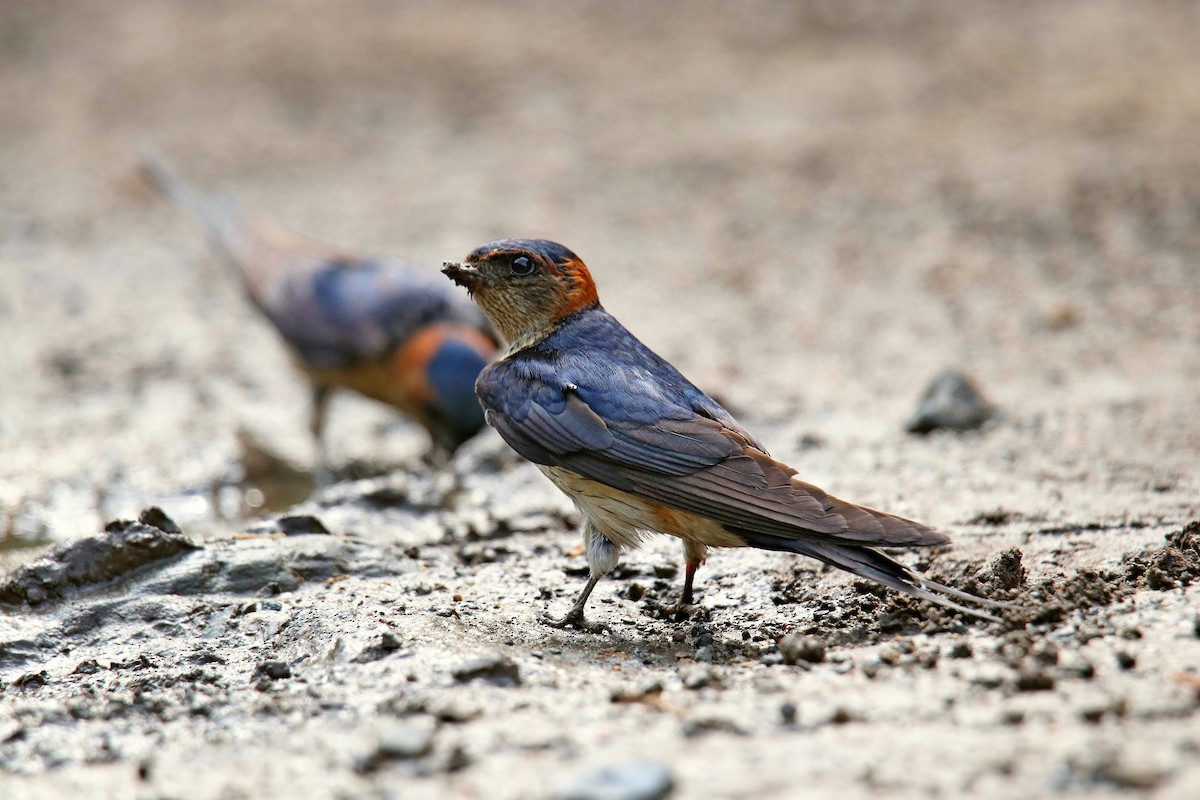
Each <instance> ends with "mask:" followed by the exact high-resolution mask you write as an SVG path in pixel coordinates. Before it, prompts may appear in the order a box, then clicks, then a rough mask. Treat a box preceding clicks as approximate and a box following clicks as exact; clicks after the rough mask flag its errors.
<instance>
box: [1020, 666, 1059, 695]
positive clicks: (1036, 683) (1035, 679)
mask: <svg viewBox="0 0 1200 800" xmlns="http://www.w3.org/2000/svg"><path fill="white" fill-rule="evenodd" d="M1016 687H1017V691H1019V692H1048V691H1050V690H1051V689H1053V688H1054V676H1053V675H1051V674H1050V673H1048V672H1043V671H1040V670H1028V671H1024V672H1021V673H1019V674H1018V675H1017V680H1016Z"/></svg>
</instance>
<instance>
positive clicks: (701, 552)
mask: <svg viewBox="0 0 1200 800" xmlns="http://www.w3.org/2000/svg"><path fill="white" fill-rule="evenodd" d="M683 555H684V558H685V559H687V566H686V567H684V573H683V596H682V597H681V598H679V605H677V606H675V608H674V609H673V610H674V611H675V613H679V612H682V611H683V610H684V609H685V608H687V607H688V606H690V605H692V604H693V603H694V602H695V599H696V598H695V595H694V593H693V591H692V586H693V585H694V584H695V581H696V571H697V570H698V569H700V565H701V564H703V563H704V562H705V560H706V559H707V558H708V548H707V547H705V546H704V545H702V544H698V543H697V542H692V541H684V543H683Z"/></svg>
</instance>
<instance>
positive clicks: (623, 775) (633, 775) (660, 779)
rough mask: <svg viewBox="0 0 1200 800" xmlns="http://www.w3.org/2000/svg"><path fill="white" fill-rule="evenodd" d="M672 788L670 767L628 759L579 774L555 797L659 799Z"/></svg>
mask: <svg viewBox="0 0 1200 800" xmlns="http://www.w3.org/2000/svg"><path fill="white" fill-rule="evenodd" d="M674 788H675V779H674V777H673V776H672V775H671V770H670V769H669V768H668V767H667V766H666V765H665V764H661V763H659V762H657V761H630V762H627V763H624V764H616V765H614V766H610V767H601V768H600V769H594V770H590V771H588V772H584V773H582V774H580V775H579V776H578V777H577V778H576V779H575V781H574V782H573V783H572V784H571V786H570V788H568V789H567V791H566V792H564V793H562V794H560V795H558V798H559V800H662V798H664V797H668V796H669V795H670V794H671V792H672V790H674Z"/></svg>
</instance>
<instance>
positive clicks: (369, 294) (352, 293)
mask: <svg viewBox="0 0 1200 800" xmlns="http://www.w3.org/2000/svg"><path fill="white" fill-rule="evenodd" d="M142 166H143V169H144V171H145V173H146V175H147V176H148V177H149V178H150V179H151V180H152V181H153V182H154V183H155V185H156V186H157V187H158V188H159V189H160V190H161V191H162V192H163V193H164V194H166V195H167V196H169V197H170V198H171V199H173V200H175V201H176V202H177V203H179V204H180V205H181V206H183V207H184V208H186V209H187V210H188V211H190V212H191V213H192V214H193V215H194V216H195V217H196V219H197V220H198V221H199V222H200V224H201V225H202V226H203V227H204V229H205V232H206V233H207V234H208V237H209V240H210V241H211V242H212V244H213V247H214V248H215V249H216V250H217V251H218V252H219V253H220V254H221V255H222V256H223V257H224V258H225V260H227V261H228V262H229V263H230V264H231V265H232V266H233V267H234V268H235V270H236V271H237V274H238V277H239V278H240V280H241V282H242V284H243V286H244V288H245V290H246V293H247V295H248V296H249V297H250V300H251V301H252V302H253V303H254V304H255V305H256V306H257V307H258V308H259V309H260V310H261V311H262V312H263V313H264V314H265V315H266V316H267V317H268V318H269V319H270V320H271V322H272V323H274V325H275V327H276V328H277V329H278V330H279V332H280V334H281V335H282V336H283V338H284V339H285V340H286V341H287V342H288V344H289V345H291V346H292V348H293V349H294V350H295V351H296V353H297V354H298V355H299V356H300V358H301V359H302V360H303V361H304V362H305V363H307V364H308V365H309V366H312V367H317V368H334V367H342V366H348V365H351V364H354V363H358V362H362V361H369V360H372V359H375V358H379V357H380V356H382V355H384V354H386V353H387V352H388V351H390V349H391V348H392V347H394V346H395V345H396V344H397V343H398V342H402V341H404V340H405V339H407V338H408V337H409V336H410V335H412V333H414V332H415V331H417V330H419V329H420V328H422V327H424V326H425V325H428V324H430V323H433V322H459V323H464V324H468V325H472V326H474V327H476V328H478V329H479V330H480V331H483V332H484V333H486V334H487V335H488V336H490V337H491V338H493V339H494V338H495V337H494V335H492V334H491V333H490V326H489V324H488V323H487V321H486V318H485V317H484V316H483V313H482V312H481V311H479V310H478V309H477V308H476V307H475V306H474V305H473V304H472V303H469V302H467V301H466V300H465V299H463V298H460V297H458V296H457V295H456V294H455V293H454V292H453V290H452V288H451V287H449V286H446V285H445V282H444V281H443V280H441V278H440V277H439V276H437V275H436V274H435V273H433V271H432V270H431V271H429V274H428V275H425V274H422V272H421V271H420V270H418V268H416V267H414V266H413V265H410V264H407V263H406V262H403V261H399V260H396V259H374V258H363V257H360V256H356V255H353V254H350V253H347V252H345V251H343V250H340V249H338V248H336V247H333V246H331V245H327V244H324V243H322V242H318V241H315V240H313V239H309V238H307V237H304V236H300V235H299V234H296V233H293V232H291V231H289V230H287V229H285V228H283V227H282V226H280V225H278V224H276V223H274V222H273V221H271V220H270V219H267V218H266V217H261V216H255V215H250V214H247V213H245V212H244V211H243V210H242V209H241V207H240V206H239V205H238V203H237V202H236V201H235V200H233V199H232V198H230V197H228V196H225V195H219V194H209V193H207V192H203V191H201V190H200V189H198V188H196V187H195V186H193V185H192V184H191V183H189V182H188V181H187V180H185V179H184V178H183V177H181V176H180V175H179V173H178V172H176V171H175V170H174V169H172V168H171V166H170V165H169V164H168V163H167V162H166V161H165V160H164V159H162V158H161V157H160V156H157V155H155V154H153V153H146V154H143V157H142Z"/></svg>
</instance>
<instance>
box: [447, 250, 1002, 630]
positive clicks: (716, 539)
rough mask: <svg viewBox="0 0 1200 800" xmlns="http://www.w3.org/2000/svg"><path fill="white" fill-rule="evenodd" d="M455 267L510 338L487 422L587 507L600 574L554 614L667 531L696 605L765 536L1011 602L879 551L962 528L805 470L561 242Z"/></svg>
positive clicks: (944, 593)
mask: <svg viewBox="0 0 1200 800" xmlns="http://www.w3.org/2000/svg"><path fill="white" fill-rule="evenodd" d="M442 272H443V273H445V274H446V275H447V276H448V277H450V278H451V279H452V280H453V281H454V282H455V283H457V284H459V285H460V286H465V287H466V288H467V290H468V291H469V292H470V294H471V296H472V297H473V298H474V299H475V302H476V303H478V304H479V306H480V307H481V308H482V309H483V310H484V312H485V313H486V314H487V315H488V317H489V318H490V319H491V321H492V323H493V324H494V325H495V326H496V329H497V330H498V331H499V332H500V334H501V335H502V336H503V337H504V338H505V339H507V340H508V342H510V344H509V346H508V349H507V351H506V352H505V354H504V357H503V358H502V359H500V360H499V361H496V362H495V363H493V364H491V365H490V366H488V367H487V368H486V369H484V371H483V373H482V374H481V375H480V376H479V382H478V384H477V389H478V392H479V398H480V401H481V402H482V404H483V407H484V410H485V415H486V417H487V421H488V423H489V424H490V425H492V426H493V427H494V428H496V430H497V431H499V432H500V435H501V436H502V437H503V438H504V440H505V441H507V442H508V443H509V445H511V446H512V447H513V449H515V450H516V451H517V452H518V453H520V454H521V455H522V456H524V457H525V458H527V459H529V460H530V461H532V462H533V463H535V464H537V465H538V467H539V468H540V469H541V470H542V472H543V473H545V475H546V476H547V477H549V478H550V480H551V481H553V482H554V484H555V485H556V486H558V488H559V489H561V490H562V491H563V492H565V493H566V494H567V495H568V496H569V497H570V498H571V499H572V500H573V501H574V502H575V505H576V506H577V507H578V508H579V511H580V513H581V514H582V516H583V537H584V544H585V547H586V551H587V560H588V565H589V567H590V568H591V577H590V579H589V580H588V582H587V585H586V586H585V587H584V589H583V592H582V593H581V594H580V596H579V598H578V599H577V600H576V601H575V604H574V605H573V606H572V607H571V610H570V612H569V613H568V614H567V615H566V617H565V618H563V619H562V620H559V621H556V623H555V624H557V625H560V626H568V625H569V626H573V627H578V628H587V627H588V625H587V623H586V621H585V618H584V606H585V604H586V602H587V599H588V595H590V594H591V592H592V589H593V588H594V587H595V585H596V582H597V581H598V580H599V579H600V578H601V577H602V576H603V575H604V574H605V573H607V572H609V571H610V570H612V569H613V568H614V567H615V566H616V564H617V559H618V557H619V554H620V552H621V550H622V549H624V548H627V547H636V546H637V545H638V544H639V543H640V541H641V539H642V537H643V535H644V534H646V533H655V532H657V533H666V534H670V535H672V536H677V537H679V538H680V539H682V540H683V545H684V553H685V556H686V559H687V573H686V579H685V582H684V588H683V597H682V603H683V604H691V602H692V600H693V597H692V583H693V579H694V578H695V574H696V570H697V569H698V568H699V566H700V565H701V564H703V563H704V561H705V558H706V556H707V553H708V548H710V547H757V548H762V549H765V550H782V551H787V552H792V553H799V554H800V555H805V556H809V557H811V558H815V559H817V560H819V561H823V562H825V563H826V564H830V565H832V566H835V567H838V568H840V569H843V570H846V571H848V572H852V573H854V574H855V575H858V576H861V577H863V578H868V579H870V580H872V581H876V582H878V583H881V584H883V585H884V586H888V587H891V588H892V589H896V590H898V591H901V592H907V593H908V594H911V595H915V596H917V597H919V598H922V599H924V600H929V601H932V602H934V603H939V604H941V605H944V606H949V607H951V608H955V609H958V610H960V611H964V612H967V613H970V614H974V615H975V616H979V617H983V618H986V619H995V617H993V616H991V615H989V614H986V613H984V612H981V611H978V610H975V609H971V608H967V607H964V606H963V605H960V603H958V602H955V600H958V601H963V602H973V603H981V604H984V605H993V606H996V605H1004V604H1002V603H997V602H995V601H990V600H985V599H983V598H978V597H975V596H973V595H970V594H967V593H965V592H961V591H959V590H957V589H954V588H951V587H949V586H944V585H942V584H939V583H935V582H934V581H932V580H930V579H928V578H926V577H925V576H923V575H921V574H919V573H917V572H914V571H913V570H911V569H909V568H908V567H905V566H904V565H902V564H900V563H898V562H896V561H894V560H892V559H891V558H889V557H888V556H887V555H885V554H884V553H882V552H880V551H879V550H878V549H876V548H878V547H898V546H903V547H931V546H936V545H944V544H947V543H948V542H949V541H950V539H949V537H948V536H946V535H945V534H943V533H939V532H938V531H935V530H932V529H930V528H929V527H927V526H925V525H922V524H921V523H919V522H913V521H912V520H908V519H903V518H901V517H896V516H892V515H890V514H885V513H883V512H881V511H875V510H873V509H870V508H864V507H862V506H857V505H854V504H852V503H848V502H846V501H844V500H839V499H838V498H836V497H833V496H831V495H829V494H826V493H825V492H824V491H822V490H821V489H819V488H817V487H816V486H813V485H811V484H807V483H804V482H802V481H800V480H799V479H798V478H796V471H795V470H794V469H792V468H791V467H788V466H787V465H785V464H782V463H780V462H778V461H776V460H774V459H773V458H771V457H770V455H768V454H767V452H766V450H765V449H764V448H763V447H762V446H761V445H760V444H759V443H758V442H757V441H756V440H755V439H754V437H753V436H751V434H750V433H749V432H748V431H746V429H745V428H743V427H742V426H741V425H740V424H738V422H737V420H735V419H734V418H733V417H732V416H730V414H729V413H728V412H727V411H726V410H725V409H724V408H722V407H721V406H720V405H719V404H718V403H717V402H716V401H714V400H713V399H712V398H710V397H709V396H708V395H706V394H705V393H704V392H702V391H700V390H699V389H697V388H696V387H695V386H693V385H692V384H691V383H690V382H688V380H687V379H686V378H684V377H683V376H682V375H681V374H680V373H679V372H678V371H677V370H676V369H675V368H674V367H672V366H671V365H670V364H668V363H667V362H666V361H664V360H663V359H662V358H660V357H658V356H657V355H655V354H654V353H653V352H651V350H650V349H649V348H647V347H646V346H645V345H643V344H642V343H641V342H640V341H638V340H637V339H636V338H635V337H634V336H633V334H631V333H630V332H629V331H628V330H626V328H625V327H624V326H623V325H621V323H620V322H618V321H617V320H616V319H614V318H613V317H612V316H610V315H609V314H608V312H606V311H605V310H604V308H603V307H602V306H601V305H600V300H599V297H598V296H597V294H596V285H595V283H593V281H592V277H591V275H590V274H589V272H588V269H587V267H586V266H585V265H584V263H583V262H582V261H580V260H579V258H578V257H577V256H576V255H575V254H574V253H572V252H571V251H570V250H568V249H567V248H565V247H563V246H562V245H559V244H555V243H554V242H548V241H544V240H525V239H502V240H499V241H495V242H489V243H488V244H485V245H482V246H481V247H479V248H477V249H475V250H474V251H473V252H472V253H471V254H470V255H468V256H467V259H466V261H464V262H461V263H459V262H446V264H445V266H444V268H443V269H442ZM951 598H953V599H951Z"/></svg>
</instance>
